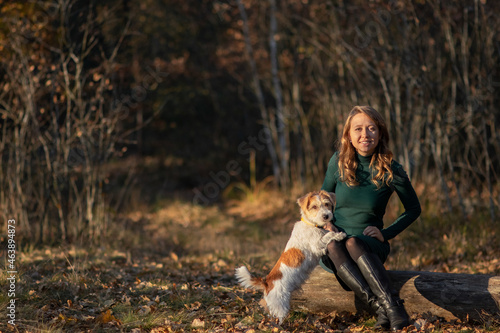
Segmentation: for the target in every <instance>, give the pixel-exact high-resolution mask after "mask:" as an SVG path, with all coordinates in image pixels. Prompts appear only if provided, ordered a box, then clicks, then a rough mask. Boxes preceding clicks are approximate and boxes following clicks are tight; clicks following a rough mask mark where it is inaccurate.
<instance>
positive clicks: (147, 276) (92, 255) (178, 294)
mask: <svg viewBox="0 0 500 333" xmlns="http://www.w3.org/2000/svg"><path fill="white" fill-rule="evenodd" d="M302 192H303V191H302V190H300V189H298V190H295V191H294V192H293V193H294V194H291V195H289V196H283V195H281V194H279V193H277V192H275V191H273V190H271V189H267V190H266V191H260V192H259V193H258V195H252V197H251V199H249V200H244V199H242V198H239V199H235V198H234V197H232V198H230V196H228V197H227V200H226V201H224V203H221V204H218V205H211V206H199V205H194V204H193V203H191V202H188V201H185V200H182V199H181V198H180V197H177V198H171V199H163V200H159V201H157V202H156V203H155V204H154V205H153V206H151V208H149V209H144V207H143V208H142V209H140V210H137V211H134V212H129V213H128V214H127V215H126V216H124V217H123V218H121V219H120V220H117V221H116V223H115V224H114V225H113V226H111V227H110V233H111V234H112V235H113V236H114V237H113V238H112V239H109V240H108V242H107V243H103V244H102V246H101V247H95V248H89V247H88V246H85V245H80V246H78V245H75V246H63V247H57V248H43V249H39V248H35V247H25V248H24V249H23V250H20V251H19V253H18V265H19V267H18V271H19V274H18V281H17V288H18V290H17V295H18V297H19V300H20V303H19V304H22V306H20V307H19V309H18V313H17V319H18V323H19V327H18V329H19V331H23V332H72V331H91V332H107V331H117V332H129V331H133V332H148V331H155V330H156V331H157V332H161V331H162V329H163V331H165V332H169V329H170V331H173V332H181V331H188V332H189V331H199V332H227V331H245V330H248V329H250V330H252V329H253V330H255V331H268V332H271V331H273V332H274V331H276V329H278V328H276V327H275V326H273V324H272V322H271V321H269V320H268V318H267V317H266V316H265V314H264V313H263V312H262V310H261V309H260V308H259V307H258V305H257V303H258V300H259V298H260V294H259V293H257V292H248V291H246V290H242V289H240V288H239V287H238V286H236V283H235V280H234V277H233V271H234V267H235V266H236V265H240V264H241V263H245V264H248V265H250V266H251V267H252V270H253V271H255V272H256V273H257V274H264V273H266V272H267V271H268V270H269V269H270V268H271V267H272V265H274V262H275V260H276V258H278V256H279V254H280V252H281V251H282V249H283V247H284V245H285V243H286V241H287V239H288V237H289V234H290V232H291V230H292V226H293V223H294V222H295V221H297V220H298V218H299V209H298V206H297V204H296V203H295V200H296V199H297V197H299V196H300V195H301V194H302ZM399 212H400V207H399V204H398V203H397V200H396V201H391V204H390V206H389V208H388V213H387V215H388V216H387V219H388V221H390V219H392V218H394V217H395V216H397V215H398V214H399ZM498 235H500V233H499V226H498V225H497V224H492V223H489V222H488V219H487V217H486V216H483V217H478V218H477V219H476V220H474V221H463V223H461V222H460V221H459V222H457V219H454V218H452V217H446V216H442V217H441V218H439V219H437V218H435V217H433V214H428V213H426V209H425V207H424V213H423V215H422V217H421V218H420V219H419V220H418V221H416V222H415V223H414V224H413V225H412V226H411V227H410V228H409V229H408V230H406V231H405V232H404V233H402V234H401V235H399V236H398V237H397V238H396V239H394V240H393V241H392V248H393V253H392V255H391V256H390V259H389V260H388V262H387V267H388V268H389V269H406V270H431V271H444V272H461V273H485V274H497V275H498V274H500V261H499V260H498V258H496V256H495V253H498V251H499V250H500V249H499V247H500V242H499V241H498ZM3 257H5V256H3ZM5 264H6V263H4V265H5ZM5 287H6V279H5V278H4V277H2V280H1V281H0V288H2V290H5ZM7 302H8V298H7V297H6V294H5V293H2V295H1V296H0V310H1V311H5V308H6V306H7ZM427 323H429V324H432V326H429V327H430V328H429V329H427V330H426V331H428V332H441V331H447V330H448V328H446V329H445V326H443V325H445V323H441V324H439V325H438V324H437V322H432V321H429V320H428V321H427ZM372 324H373V322H372V320H371V319H369V318H363V317H359V316H353V315H347V314H343V315H339V316H333V317H332V316H328V315H325V316H318V315H311V314H308V313H303V312H292V313H291V316H290V317H289V319H288V320H287V321H286V322H285V324H284V326H283V327H282V329H285V330H286V331H290V332H291V331H293V332H299V331H302V332H304V331H309V332H327V331H329V330H330V331H331V330H346V329H347V330H350V331H357V330H360V329H361V330H364V331H370V325H372ZM2 325H4V326H2ZM446 325H451V326H450V327H451V328H450V329H456V327H454V326H453V325H452V324H446ZM463 325H465V326H463V328H460V330H462V331H464V330H465V331H488V330H491V329H493V328H498V325H497V323H496V322H489V323H488V322H485V323H482V324H481V325H479V326H478V325H468V324H467V325H466V324H463ZM446 327H448V326H446ZM461 327H462V326H461ZM5 329H6V327H5V321H3V322H1V323H0V330H1V331H4V330H5ZM460 330H459V331H460ZM278 331H279V329H278Z"/></svg>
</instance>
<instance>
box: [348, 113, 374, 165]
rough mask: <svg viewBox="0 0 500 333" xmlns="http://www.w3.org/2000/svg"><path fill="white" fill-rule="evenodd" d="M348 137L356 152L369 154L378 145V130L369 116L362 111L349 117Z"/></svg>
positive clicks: (364, 154)
mask: <svg viewBox="0 0 500 333" xmlns="http://www.w3.org/2000/svg"><path fill="white" fill-rule="evenodd" d="M349 138H350V139H351V143H352V145H353V146H354V148H355V149H356V151H357V152H358V154H360V155H361V156H370V155H372V154H373V152H374V151H375V148H376V147H377V145H378V141H379V139H380V131H379V128H378V127H377V125H376V124H375V122H374V121H373V120H372V119H371V118H370V117H368V116H367V115H366V114H364V113H358V114H357V115H355V116H354V117H352V119H351V128H350V129H349Z"/></svg>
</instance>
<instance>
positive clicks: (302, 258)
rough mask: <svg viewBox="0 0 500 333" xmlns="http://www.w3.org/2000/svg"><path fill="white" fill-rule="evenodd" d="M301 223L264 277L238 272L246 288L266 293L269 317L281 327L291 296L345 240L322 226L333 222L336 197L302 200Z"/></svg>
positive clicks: (320, 195) (318, 195)
mask: <svg viewBox="0 0 500 333" xmlns="http://www.w3.org/2000/svg"><path fill="white" fill-rule="evenodd" d="M297 203H298V204H299V206H300V214H301V217H302V218H301V220H300V221H298V222H296V223H295V226H294V227H293V231H292V235H291V236H290V239H289V240H288V243H287V244H286V247H285V250H284V251H283V253H282V254H281V256H280V258H279V260H278V262H277V263H276V265H274V268H273V269H272V270H271V272H270V273H269V274H268V275H267V276H266V277H265V278H260V277H252V276H251V274H250V272H249V271H248V269H247V268H246V267H245V266H241V267H239V268H237V269H236V278H237V279H238V282H239V283H240V285H241V286H243V287H245V288H253V289H263V290H264V300H265V302H266V306H267V308H268V310H269V313H270V314H271V315H272V316H274V317H276V318H278V320H279V323H280V324H281V323H282V322H283V319H284V318H285V317H286V315H287V314H288V311H289V310H290V298H291V295H292V292H293V291H294V290H297V289H299V288H300V287H301V285H302V284H303V283H304V281H305V280H306V279H307V278H308V277H309V274H310V273H311V272H312V271H313V269H314V268H315V267H316V266H317V265H318V262H319V259H320V258H321V256H323V255H324V254H325V253H326V247H327V245H328V244H329V243H330V242H331V241H334V240H335V241H340V240H342V239H344V238H345V237H346V234H345V233H343V232H332V231H327V230H325V229H323V226H324V225H325V224H326V223H327V222H329V221H330V220H331V219H332V218H333V206H334V204H335V195H334V194H333V193H328V192H326V191H323V190H322V191H316V192H311V193H308V194H306V195H305V196H303V197H301V198H299V199H298V200H297Z"/></svg>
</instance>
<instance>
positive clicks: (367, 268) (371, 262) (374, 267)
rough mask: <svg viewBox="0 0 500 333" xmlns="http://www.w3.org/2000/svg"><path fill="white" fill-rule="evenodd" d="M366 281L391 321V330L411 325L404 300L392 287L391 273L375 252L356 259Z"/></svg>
mask: <svg viewBox="0 0 500 333" xmlns="http://www.w3.org/2000/svg"><path fill="white" fill-rule="evenodd" d="M356 263H357V264H358V267H359V269H360V271H361V273H362V274H363V276H364V278H365V279H366V282H368V285H369V286H370V289H371V290H372V291H373V293H374V294H375V296H377V298H378V301H379V303H380V304H381V305H382V306H383V307H384V309H385V313H386V314H387V317H388V318H389V321H390V323H391V330H393V331H397V330H400V329H402V328H404V327H406V326H408V325H409V318H408V314H407V313H406V310H405V308H404V306H403V300H402V299H400V298H399V296H398V293H397V292H396V291H395V290H394V289H393V288H392V285H391V282H390V279H389V275H388V274H387V271H386V270H385V267H384V265H383V264H382V262H381V261H380V259H379V258H378V257H377V256H376V255H374V254H373V253H366V254H363V255H362V256H361V257H359V258H358V260H357V261H356Z"/></svg>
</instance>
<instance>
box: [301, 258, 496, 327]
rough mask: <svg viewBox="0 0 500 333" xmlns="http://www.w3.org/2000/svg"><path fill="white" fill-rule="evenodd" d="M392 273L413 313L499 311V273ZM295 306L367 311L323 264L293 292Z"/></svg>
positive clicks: (467, 315)
mask: <svg viewBox="0 0 500 333" xmlns="http://www.w3.org/2000/svg"><path fill="white" fill-rule="evenodd" d="M389 276H390V277H391V280H392V282H393V285H394V287H395V288H396V290H398V291H399V292H400V297H401V298H402V299H404V300H405V308H406V310H407V311H408V314H409V315H410V316H418V315H421V314H423V313H431V314H433V315H435V316H438V317H443V318H444V319H446V320H453V319H461V320H467V319H472V320H481V319H483V318H484V316H485V315H486V316H487V315H498V314H500V310H499V304H500V276H491V275H473V274H450V273H435V272H416V271H389ZM293 307H298V308H302V309H305V310H307V311H310V312H316V313H317V312H323V313H329V312H342V311H348V312H358V311H361V312H362V311H368V308H367V307H366V306H365V305H364V304H362V303H361V301H359V300H358V299H355V297H354V293H353V292H350V291H345V290H344V289H342V287H341V286H340V284H339V283H338V282H337V280H336V278H335V275H333V274H331V273H328V272H327V271H325V270H323V269H322V268H321V267H320V266H318V267H317V268H316V269H315V270H314V271H313V273H312V274H311V277H310V278H309V279H308V280H307V281H306V283H305V284H304V285H303V288H302V291H298V292H296V293H294V295H293V297H292V308H293Z"/></svg>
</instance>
